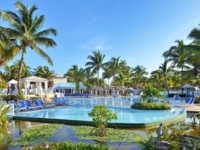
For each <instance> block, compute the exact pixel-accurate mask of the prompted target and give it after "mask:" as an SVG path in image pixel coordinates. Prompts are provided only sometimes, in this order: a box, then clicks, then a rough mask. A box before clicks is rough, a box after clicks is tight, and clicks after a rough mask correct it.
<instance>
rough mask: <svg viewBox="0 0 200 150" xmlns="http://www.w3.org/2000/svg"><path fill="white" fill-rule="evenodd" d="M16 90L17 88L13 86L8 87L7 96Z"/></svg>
mask: <svg viewBox="0 0 200 150" xmlns="http://www.w3.org/2000/svg"><path fill="white" fill-rule="evenodd" d="M14 90H15V87H14V86H11V87H10V86H8V87H7V95H8V94H11V93H13V92H14Z"/></svg>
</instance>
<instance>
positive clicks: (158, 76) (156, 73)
mask: <svg viewBox="0 0 200 150" xmlns="http://www.w3.org/2000/svg"><path fill="white" fill-rule="evenodd" d="M150 78H151V79H152V80H154V81H155V82H156V84H157V85H156V86H157V87H160V86H161V82H162V81H163V79H164V76H163V74H162V73H161V71H160V70H156V71H152V72H151V77H150Z"/></svg>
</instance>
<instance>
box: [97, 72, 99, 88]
mask: <svg viewBox="0 0 200 150" xmlns="http://www.w3.org/2000/svg"><path fill="white" fill-rule="evenodd" d="M97 81H98V86H99V70H98V72H97Z"/></svg>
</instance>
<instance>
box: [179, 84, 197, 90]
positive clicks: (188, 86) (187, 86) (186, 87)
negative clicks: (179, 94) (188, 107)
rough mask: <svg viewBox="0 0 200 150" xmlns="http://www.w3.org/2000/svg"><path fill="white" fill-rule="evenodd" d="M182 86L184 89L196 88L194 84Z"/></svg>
mask: <svg viewBox="0 0 200 150" xmlns="http://www.w3.org/2000/svg"><path fill="white" fill-rule="evenodd" d="M181 88H182V89H184V90H187V89H190V90H191V91H194V90H195V88H194V86H192V85H190V84H185V85H183V86H182V87H181Z"/></svg>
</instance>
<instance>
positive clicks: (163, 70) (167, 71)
mask: <svg viewBox="0 0 200 150" xmlns="http://www.w3.org/2000/svg"><path fill="white" fill-rule="evenodd" d="M167 64H168V61H166V60H165V61H164V63H163V64H161V65H160V66H159V70H158V71H159V72H160V73H161V74H162V75H163V76H164V79H165V85H166V88H167V89H168V80H167V77H168V76H169V75H170V74H171V73H172V71H173V66H172V65H170V66H169V67H168V66H167Z"/></svg>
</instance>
